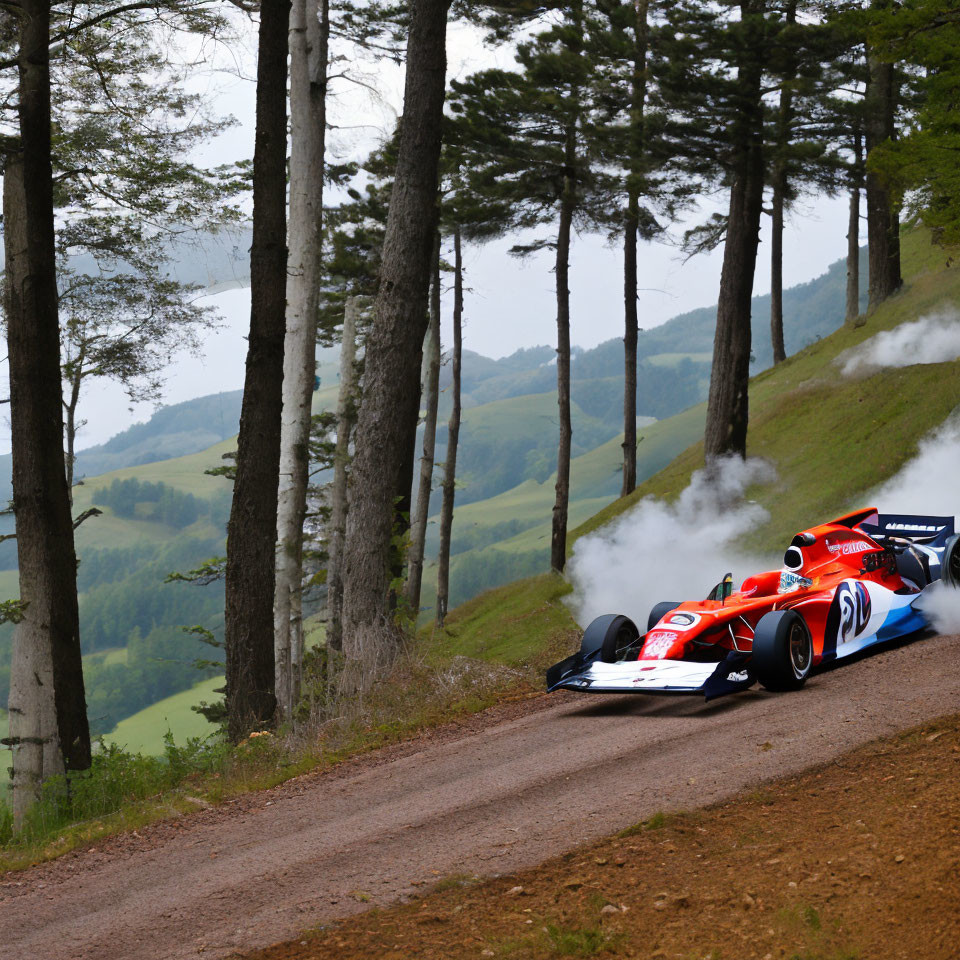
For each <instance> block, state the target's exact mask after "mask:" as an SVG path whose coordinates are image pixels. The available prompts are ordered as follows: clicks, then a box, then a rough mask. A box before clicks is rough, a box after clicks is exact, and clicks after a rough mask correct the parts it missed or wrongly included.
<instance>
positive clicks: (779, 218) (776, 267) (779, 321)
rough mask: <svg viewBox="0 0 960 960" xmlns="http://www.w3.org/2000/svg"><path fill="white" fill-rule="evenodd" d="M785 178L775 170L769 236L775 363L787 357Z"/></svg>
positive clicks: (771, 313) (772, 336)
mask: <svg viewBox="0 0 960 960" xmlns="http://www.w3.org/2000/svg"><path fill="white" fill-rule="evenodd" d="M786 179H787V178H786V173H785V171H783V170H782V169H778V170H777V171H775V173H774V183H773V201H772V207H773V210H772V221H773V224H772V230H771V237H770V340H771V342H772V344H773V362H774V363H775V364H777V363H782V362H783V361H784V360H786V359H787V348H786V346H785V345H784V342H783V205H784V193H785V192H786Z"/></svg>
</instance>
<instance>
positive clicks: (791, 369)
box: [442, 233, 960, 663]
mask: <svg viewBox="0 0 960 960" xmlns="http://www.w3.org/2000/svg"><path fill="white" fill-rule="evenodd" d="M903 253H904V259H903V267H904V274H905V276H906V278H907V282H906V285H905V288H904V290H903V291H901V292H900V293H899V294H898V295H896V296H894V297H892V298H891V299H890V300H888V301H887V302H886V303H884V304H883V305H882V306H881V307H880V308H879V309H878V310H877V311H876V312H874V313H873V314H871V315H870V316H869V317H868V318H867V320H866V322H865V323H864V324H863V325H862V326H860V327H857V328H852V327H844V328H842V329H840V330H838V331H837V332H836V333H834V334H832V335H831V336H828V337H824V338H823V339H821V340H818V341H816V342H815V343H813V344H812V345H810V346H808V347H807V348H805V349H804V350H802V351H800V352H799V353H797V354H796V355H794V356H792V357H790V358H789V359H788V360H787V361H786V362H785V363H783V364H781V365H779V366H778V367H776V368H773V369H770V370H767V371H766V372H764V373H762V374H760V375H759V376H757V377H754V379H753V380H752V381H751V390H750V411H751V420H750V433H749V437H748V449H749V453H750V455H751V456H760V457H764V458H766V459H767V460H769V461H770V462H772V463H773V465H774V466H775V467H776V469H777V473H778V476H779V479H778V481H777V482H776V483H775V484H772V485H769V486H759V487H755V488H751V490H750V491H749V495H750V497H751V498H752V499H754V500H756V501H757V502H759V503H760V504H762V505H763V506H764V507H765V508H766V509H767V510H768V512H769V515H770V517H769V520H768V521H767V522H766V523H764V524H763V525H762V526H760V527H759V528H758V529H756V530H755V531H754V532H753V533H752V534H751V535H750V538H749V543H748V544H747V546H751V547H753V548H755V549H760V550H765V551H775V550H778V549H780V550H782V548H783V544H784V543H786V542H788V541H789V539H790V537H792V536H793V534H794V533H796V531H797V530H798V529H803V528H804V527H805V526H808V525H809V524H810V523H811V522H814V521H816V520H817V519H820V518H823V517H826V516H828V515H831V514H832V515H837V514H839V513H841V512H843V511H844V510H845V509H847V508H851V507H853V506H856V505H857V503H858V499H859V498H860V497H862V496H863V495H864V494H865V493H867V492H869V491H870V490H872V489H874V488H875V487H877V486H878V485H879V484H881V483H882V482H883V481H884V480H886V479H888V478H890V477H892V476H893V475H894V474H896V473H897V471H899V470H900V469H901V468H902V467H903V466H904V465H905V464H906V463H907V462H908V461H910V460H912V459H913V458H914V457H915V456H916V454H917V451H918V445H919V442H920V440H921V439H922V438H923V437H924V436H925V435H927V434H928V433H929V432H930V431H932V430H933V429H934V428H936V427H937V426H938V425H939V424H941V423H943V422H944V420H945V419H946V418H947V417H948V416H949V415H950V414H951V413H952V412H953V411H954V410H956V409H957V408H958V406H960V361H953V362H947V363H935V364H917V365H913V366H907V367H902V368H897V369H892V370H891V369H886V370H879V371H876V372H874V373H872V374H869V375H864V376H860V377H858V378H844V377H841V376H840V374H839V368H838V367H837V366H835V365H834V361H835V359H836V357H837V356H838V355H839V354H840V353H841V352H842V351H844V350H847V349H850V348H852V347H854V346H856V345H857V344H860V343H862V342H863V341H865V340H866V339H868V338H869V337H871V336H873V335H874V334H876V333H878V332H880V331H883V330H889V329H891V328H893V327H896V326H898V325H899V324H902V323H905V322H908V321H911V320H916V319H917V318H919V317H921V316H923V315H924V314H928V313H933V312H936V311H938V310H940V309H942V308H943V307H944V306H947V305H952V306H953V307H954V308H956V307H958V306H960V265H951V264H952V260H950V259H948V258H947V256H946V255H945V254H944V253H943V251H939V250H937V249H936V248H931V247H930V244H929V239H928V238H927V236H926V235H924V234H920V233H912V234H909V235H906V236H905V237H904V239H903ZM945 264H946V265H945ZM699 410H700V415H701V416H702V408H699ZM696 412H697V411H689V412H688V413H687V414H685V415H684V416H691V417H692V416H694V415H695V414H696ZM675 423H679V418H671V419H668V420H665V421H663V422H662V423H660V424H658V427H659V428H662V429H663V430H664V431H670V430H671V427H672V426H673V425H674V424H675ZM702 463H703V449H702V444H701V443H700V442H697V443H694V444H693V445H691V446H690V447H688V448H687V449H686V450H685V451H684V452H683V453H681V454H680V455H679V456H678V457H677V458H676V459H675V460H674V461H673V462H671V463H670V464H669V465H668V466H667V467H666V468H665V469H663V470H661V471H660V472H659V473H657V474H656V475H655V476H652V477H651V478H650V479H648V480H647V481H646V482H644V483H642V484H641V485H640V486H639V487H638V488H637V490H636V491H635V492H634V494H632V495H631V496H630V497H627V498H624V499H618V500H615V501H614V502H613V503H611V504H610V505H609V506H608V507H606V508H604V509H603V510H601V511H600V512H599V513H598V514H596V515H595V516H593V517H591V518H590V519H589V520H588V521H586V522H585V523H583V524H581V525H580V526H579V527H578V528H576V529H574V530H573V531H572V532H571V536H570V538H569V544H570V547H571V549H573V548H574V547H575V544H576V541H577V539H578V538H579V537H581V536H584V535H585V534H587V533H591V532H593V531H595V530H597V529H599V528H600V527H602V526H604V525H605V524H608V523H610V522H611V521H612V520H614V519H616V518H617V517H619V516H620V515H622V514H623V513H624V512H625V511H627V510H629V509H630V508H631V507H633V506H634V505H636V504H637V503H638V502H639V501H640V500H642V499H643V498H644V497H647V496H651V495H653V496H657V497H663V498H666V499H668V500H669V499H673V498H674V497H676V496H677V495H678V494H679V493H680V491H681V490H682V489H683V488H684V487H685V486H686V485H687V483H688V481H689V478H690V475H691V473H692V472H693V470H695V469H696V468H697V467H699V466H701V465H702ZM923 507H924V505H923V504H918V505H917V507H916V509H917V510H922V509H923ZM638 548H639V545H638ZM668 586H669V585H664V588H665V590H666V592H669V589H667V588H668ZM569 591H570V586H569V584H568V583H567V581H566V580H564V579H563V578H561V577H557V576H554V575H550V574H543V575H541V576H539V577H533V578H531V579H527V580H520V581H517V582H514V583H510V584H508V585H506V586H504V587H501V588H499V589H495V590H490V591H488V592H487V593H485V594H482V595H480V596H478V597H476V598H474V599H473V600H471V601H469V602H468V603H466V604H463V605H462V606H461V607H459V608H458V609H456V610H454V611H453V612H452V613H451V616H450V617H449V619H448V623H447V629H446V630H445V631H444V637H443V639H442V643H443V648H444V649H445V650H446V651H448V652H449V651H451V650H456V651H457V652H459V653H464V654H467V655H470V656H479V657H485V658H490V659H495V660H498V661H504V662H507V663H518V662H527V661H529V660H530V659H531V658H536V657H537V655H538V654H539V653H540V652H541V651H543V650H544V649H547V648H549V647H551V646H555V645H556V643H557V640H558V638H562V637H564V636H571V635H575V624H574V623H573V620H572V617H571V615H570V612H569V610H568V609H567V607H566V606H565V604H564V603H563V597H564V596H565V595H566V594H567V593H569Z"/></svg>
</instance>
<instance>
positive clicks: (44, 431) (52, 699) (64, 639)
mask: <svg viewBox="0 0 960 960" xmlns="http://www.w3.org/2000/svg"><path fill="white" fill-rule="evenodd" d="M49 44H50V5H49V4H48V3H44V2H43V0H23V3H22V7H21V34H20V54H19V74H20V91H19V92H20V136H21V144H22V157H21V156H12V157H11V158H10V160H9V162H8V165H7V168H6V171H5V176H4V208H5V209H4V212H5V214H6V218H5V223H4V240H5V245H6V259H7V271H8V272H7V348H8V355H9V364H10V428H11V446H12V454H13V456H12V459H13V477H12V479H13V503H14V511H15V515H16V523H17V557H18V562H19V579H20V600H21V602H22V603H23V604H25V609H24V618H23V620H22V622H21V623H20V624H18V626H17V628H16V631H15V634H14V644H13V656H12V661H11V676H10V699H9V701H8V703H9V712H10V717H9V723H10V733H9V740H10V746H11V749H12V756H13V805H14V819H15V822H16V824H17V826H19V825H20V823H21V822H22V818H23V814H24V813H25V812H26V810H27V809H28V808H29V806H30V804H31V803H33V801H34V800H35V799H36V796H37V793H38V791H39V788H40V786H41V784H42V783H43V781H44V780H45V779H47V778H48V777H49V776H51V775H52V774H55V773H58V772H60V771H62V770H64V769H66V770H68V771H71V770H83V769H86V768H87V767H89V766H90V730H89V727H88V725H87V712H86V701H85V697H84V689H83V662H82V660H81V654H80V624H79V614H78V609H77V558H76V553H75V551H74V543H73V522H72V520H71V517H70V502H69V496H68V491H67V480H66V472H65V464H64V457H63V411H62V396H61V390H60V324H59V316H58V310H57V278H56V256H55V246H54V220H53V170H52V164H51V158H50V50H49Z"/></svg>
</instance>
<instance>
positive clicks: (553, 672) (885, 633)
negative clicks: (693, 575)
mask: <svg viewBox="0 0 960 960" xmlns="http://www.w3.org/2000/svg"><path fill="white" fill-rule="evenodd" d="M783 564H784V565H783V568H782V569H780V570H771V571H768V572H766V573H758V574H756V575H755V576H752V577H748V578H747V579H746V580H744V582H743V584H742V586H741V587H740V589H739V590H736V591H734V589H733V581H732V577H731V575H730V574H727V575H726V576H725V577H724V579H723V580H722V581H721V582H720V583H718V584H717V586H716V587H714V589H713V590H712V591H711V592H710V595H709V596H708V597H707V599H706V600H699V601H697V600H687V601H685V602H683V603H679V602H673V601H667V602H664V603H658V604H657V605H656V606H655V607H654V608H653V609H652V610H651V611H650V616H649V619H648V622H647V630H646V633H644V634H641V632H640V630H639V629H638V628H637V626H636V625H635V624H634V623H633V621H632V620H630V619H629V618H627V617H625V616H620V615H617V614H607V615H606V616H602V617H598V618H597V619H596V620H594V621H593V623H591V624H590V625H589V626H588V627H587V629H586V630H585V631H584V634H583V639H582V641H581V645H580V650H579V651H578V652H577V653H575V654H574V655H573V656H571V657H567V658H566V659H565V660H562V661H561V662H560V663H557V664H555V665H554V666H552V667H551V668H550V669H549V670H548V671H547V689H548V690H558V689H567V690H579V691H582V692H585V693H699V694H703V695H704V696H705V697H706V698H707V699H708V700H710V699H712V698H714V697H718V696H721V695H723V694H725V693H733V692H735V691H737V690H744V689H746V688H747V687H750V686H752V685H753V684H754V683H756V682H758V681H759V682H760V684H762V685H763V686H764V687H766V688H767V689H768V690H796V689H799V688H800V687H802V686H803V684H804V682H805V681H806V679H807V677H808V675H809V673H810V670H811V669H812V668H813V667H815V666H817V665H818V664H820V663H826V662H828V661H830V660H835V659H838V658H840V657H846V656H849V655H850V654H852V653H856V652H858V651H860V650H863V649H864V648H865V647H869V646H871V645H872V644H876V643H882V642H883V641H885V640H892V639H894V638H896V637H901V636H904V635H905V634H908V633H912V632H914V631H916V630H920V629H922V628H924V627H926V626H928V625H929V624H928V620H927V617H926V616H925V614H924V612H923V598H925V597H929V596H930V593H931V591H936V590H942V589H946V588H950V587H953V588H958V587H960V537H958V536H957V533H956V529H955V522H954V518H953V517H930V516H911V515H902V514H880V513H878V512H877V511H876V510H875V509H872V508H871V509H868V510H860V511H857V512H856V513H851V514H848V515H847V516H843V517H839V518H838V519H836V520H833V521H831V522H830V523H824V524H821V525H820V526H818V527H811V528H810V529H809V530H804V531H803V532H802V533H799V534H797V536H795V537H794V538H793V540H792V541H791V543H790V546H789V547H787V551H786V553H785V554H784V558H783Z"/></svg>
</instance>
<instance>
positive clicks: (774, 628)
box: [750, 610, 813, 691]
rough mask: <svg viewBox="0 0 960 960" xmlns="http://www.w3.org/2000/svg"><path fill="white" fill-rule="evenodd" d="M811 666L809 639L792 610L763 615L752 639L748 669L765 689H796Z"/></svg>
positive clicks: (804, 627) (808, 632)
mask: <svg viewBox="0 0 960 960" xmlns="http://www.w3.org/2000/svg"><path fill="white" fill-rule="evenodd" d="M812 665H813V638H812V637H811V635H810V628H809V627H808V626H807V624H806V621H805V620H804V619H803V617H801V616H800V614H799V613H797V612H796V611H794V610H776V611H774V612H772V613H765V614H764V615H763V616H762V617H761V618H760V622H759V623H758V624H757V632H756V633H755V634H754V637H753V655H752V656H751V658H750V669H751V671H752V672H753V673H754V675H755V676H756V678H757V680H759V681H760V684H761V685H762V686H764V687H766V689H767V690H774V691H784V690H799V689H800V688H801V687H802V686H803V685H804V683H806V680H807V677H808V676H809V675H810V667H811V666H812Z"/></svg>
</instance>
